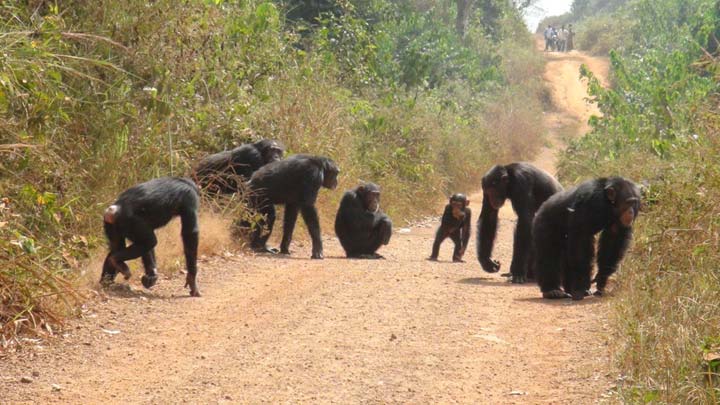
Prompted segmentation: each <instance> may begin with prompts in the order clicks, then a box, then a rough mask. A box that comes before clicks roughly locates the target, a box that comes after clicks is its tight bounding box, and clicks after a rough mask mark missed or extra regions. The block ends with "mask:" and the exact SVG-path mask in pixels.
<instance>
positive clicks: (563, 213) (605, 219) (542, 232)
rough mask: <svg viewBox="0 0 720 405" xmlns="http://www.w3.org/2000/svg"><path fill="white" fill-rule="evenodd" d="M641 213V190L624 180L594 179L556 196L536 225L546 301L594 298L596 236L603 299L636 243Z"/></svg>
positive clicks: (539, 272) (538, 268)
mask: <svg viewBox="0 0 720 405" xmlns="http://www.w3.org/2000/svg"><path fill="white" fill-rule="evenodd" d="M639 209H640V190H639V189H638V187H637V186H636V185H635V183H633V182H631V181H629V180H626V179H624V178H622V177H610V178H600V179H595V180H589V181H586V182H584V183H582V184H580V185H579V186H577V187H575V188H573V189H570V190H567V191H563V192H561V193H558V194H555V195H554V196H552V197H550V199H548V200H547V201H546V202H545V203H544V204H543V205H542V207H540V210H538V213H537V215H536V216H535V220H534V221H533V244H534V249H535V255H536V256H535V270H536V272H537V276H538V284H539V285H540V290H541V291H542V294H543V298H567V297H570V296H572V299H574V300H581V299H583V297H585V296H586V295H589V290H590V284H591V280H590V275H591V273H592V267H593V266H592V262H593V257H594V255H595V234H596V233H598V232H601V231H602V233H601V234H600V242H599V245H598V252H597V266H598V272H597V275H596V276H595V280H594V281H595V282H596V283H597V292H596V293H595V294H596V295H602V294H603V292H604V291H605V285H606V284H607V280H608V277H610V275H611V274H613V273H614V272H615V270H617V266H618V264H619V263H620V260H622V258H623V256H624V254H625V251H626V250H627V248H628V246H629V244H630V240H631V238H632V224H633V221H634V220H635V217H636V216H637V214H638V211H639ZM561 284H562V286H563V289H562V290H561V289H560V285H561ZM569 294H571V295H569Z"/></svg>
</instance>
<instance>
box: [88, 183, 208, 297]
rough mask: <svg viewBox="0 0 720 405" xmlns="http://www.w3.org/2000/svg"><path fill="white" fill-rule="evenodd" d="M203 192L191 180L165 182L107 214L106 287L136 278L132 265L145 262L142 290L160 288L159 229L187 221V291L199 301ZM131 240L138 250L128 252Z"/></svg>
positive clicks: (134, 193) (123, 199)
mask: <svg viewBox="0 0 720 405" xmlns="http://www.w3.org/2000/svg"><path fill="white" fill-rule="evenodd" d="M199 204H200V192H199V190H198V188H197V186H196V185H195V183H193V182H192V180H190V179H188V178H180V177H163V178H159V179H154V180H150V181H148V182H145V183H141V184H138V185H136V186H133V187H131V188H129V189H127V190H125V191H124V192H123V193H122V194H120V196H119V197H118V199H117V201H115V203H114V204H113V205H111V206H110V207H108V208H107V209H106V210H105V215H104V217H103V220H104V224H105V234H106V235H107V238H108V241H109V243H110V253H108V255H107V257H106V258H105V263H104V264H103V270H102V276H101V278H100V281H101V282H102V283H105V284H109V283H112V282H113V281H114V279H115V276H116V275H117V273H118V272H120V273H122V274H123V275H124V276H125V279H128V278H130V269H129V268H128V266H127V264H126V263H125V262H126V261H128V260H132V259H137V258H138V257H142V262H143V266H144V267H145V274H144V275H143V276H142V279H141V281H142V284H143V286H144V287H145V288H150V287H152V286H153V285H155V282H157V265H156V263H155V251H154V248H155V245H157V238H156V237H155V232H154V231H155V229H157V228H160V227H162V226H165V225H166V224H167V223H168V222H170V220H171V219H172V218H173V217H175V216H179V217H180V219H181V221H182V232H181V234H182V241H183V249H184V253H185V263H186V265H187V277H186V279H185V286H186V287H190V295H191V296H193V297H199V296H200V291H199V290H198V286H197V250H198V234H199V228H198V220H197V210H198V205H199ZM125 239H129V240H130V241H131V242H132V245H130V246H128V247H126V246H125Z"/></svg>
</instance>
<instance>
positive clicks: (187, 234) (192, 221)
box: [180, 209, 200, 297]
mask: <svg viewBox="0 0 720 405" xmlns="http://www.w3.org/2000/svg"><path fill="white" fill-rule="evenodd" d="M180 220H181V221H182V230H181V232H180V234H181V235H182V241H183V251H184V253H185V266H186V267H187V276H186V277H185V286H186V287H190V296H191V297H199V296H200V290H199V289H198V286H197V253H198V245H199V240H200V227H199V225H198V219H197V210H196V209H191V210H188V211H186V212H185V213H183V214H182V215H181V216H180Z"/></svg>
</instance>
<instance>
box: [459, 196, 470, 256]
mask: <svg viewBox="0 0 720 405" xmlns="http://www.w3.org/2000/svg"><path fill="white" fill-rule="evenodd" d="M471 222H472V211H471V210H470V208H469V207H468V208H465V219H464V220H463V224H462V229H461V233H462V249H461V252H462V254H461V256H462V255H464V254H465V249H467V245H468V242H470V226H471V225H470V223H471Z"/></svg>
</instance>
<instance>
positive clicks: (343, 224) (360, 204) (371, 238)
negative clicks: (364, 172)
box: [335, 183, 392, 258]
mask: <svg viewBox="0 0 720 405" xmlns="http://www.w3.org/2000/svg"><path fill="white" fill-rule="evenodd" d="M335 234H336V235H337V237H338V239H339V240H340V244H341V245H342V247H343V249H345V253H346V255H347V257H362V258H381V257H382V256H380V255H378V254H376V253H375V252H376V251H377V250H378V249H380V246H382V245H387V244H388V243H389V242H390V236H392V221H390V218H389V217H388V216H387V215H385V214H383V213H382V212H380V187H378V186H377V185H376V184H373V183H367V184H363V185H361V186H358V187H356V188H355V189H354V190H351V191H347V192H345V194H344V195H343V198H342V201H340V208H339V209H338V212H337V215H336V216H335Z"/></svg>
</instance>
